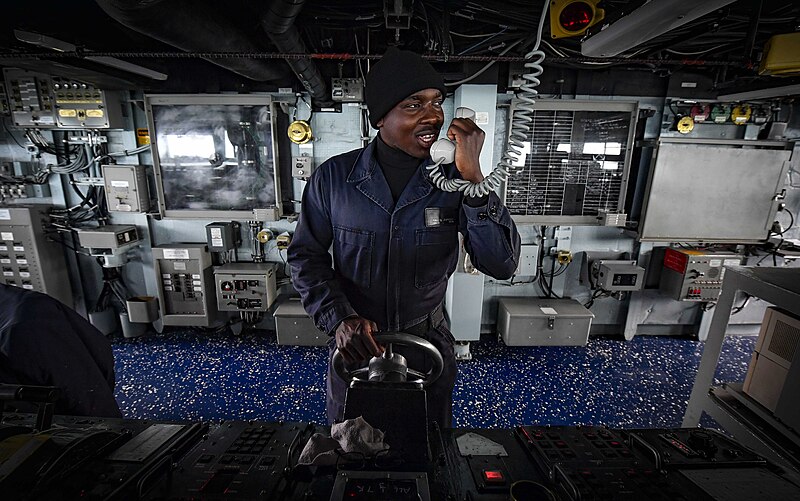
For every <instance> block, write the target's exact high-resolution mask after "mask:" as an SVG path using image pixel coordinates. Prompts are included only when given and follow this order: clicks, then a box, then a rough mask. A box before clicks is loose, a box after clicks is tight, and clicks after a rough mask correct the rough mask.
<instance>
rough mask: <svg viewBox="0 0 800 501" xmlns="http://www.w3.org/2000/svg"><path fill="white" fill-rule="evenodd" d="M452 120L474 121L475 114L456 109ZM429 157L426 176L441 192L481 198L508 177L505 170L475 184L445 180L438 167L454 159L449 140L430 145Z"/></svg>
mask: <svg viewBox="0 0 800 501" xmlns="http://www.w3.org/2000/svg"><path fill="white" fill-rule="evenodd" d="M454 118H469V119H470V120H473V121H474V120H475V112H474V111H472V110H471V109H469V108H463V107H460V108H456V112H455V115H454ZM430 155H431V160H433V162H434V163H432V164H430V165H428V166H427V167H426V168H427V169H428V176H429V177H430V178H431V182H432V183H433V185H434V186H436V187H437V188H439V189H440V190H442V191H449V192H455V191H461V192H463V193H464V194H465V195H467V196H470V197H482V196H484V195H488V194H489V193H490V192H491V191H494V190H496V189H497V188H498V187H499V186H500V183H501V182H502V181H504V180H505V177H503V176H507V175H508V174H507V173H506V172H505V170H502V169H495V171H494V172H492V173H491V174H489V175H488V176H486V177H485V178H484V179H483V181H481V182H480V183H477V184H476V183H471V182H469V181H467V180H465V179H461V178H453V179H448V178H446V177H445V175H444V172H443V171H442V169H441V168H440V166H441V165H442V164H451V163H453V162H454V161H455V158H456V143H454V142H452V141H450V140H449V139H439V140H438V141H436V142H435V143H433V144H432V145H431V150H430Z"/></svg>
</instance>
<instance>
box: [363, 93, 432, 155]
mask: <svg viewBox="0 0 800 501" xmlns="http://www.w3.org/2000/svg"><path fill="white" fill-rule="evenodd" d="M443 100H444V98H443V97H442V93H441V91H439V90H438V89H424V90H420V91H417V92H415V93H413V94H411V95H410V96H408V97H407V98H405V99H403V100H402V101H400V102H399V103H397V104H396V105H395V107H394V108H392V109H391V110H389V113H387V114H386V116H385V117H383V118H381V119H380V120H379V121H378V129H380V131H381V138H382V139H383V141H384V142H385V143H386V144H388V145H389V146H391V147H393V148H397V149H399V150H402V151H404V152H406V153H408V154H409V155H411V156H412V157H416V158H420V159H422V158H427V157H428V156H429V151H430V149H431V145H432V144H433V142H434V141H436V138H437V137H439V130H440V129H441V128H442V124H444V113H443V112H442V101H443Z"/></svg>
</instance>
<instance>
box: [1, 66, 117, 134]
mask: <svg viewBox="0 0 800 501" xmlns="http://www.w3.org/2000/svg"><path fill="white" fill-rule="evenodd" d="M3 74H4V77H5V85H6V94H7V98H8V106H9V108H10V110H11V116H12V119H13V121H14V125H16V126H18V127H38V128H61V129H121V128H123V127H124V125H125V122H124V116H123V108H122V99H121V96H120V95H118V94H117V93H112V92H106V91H104V90H102V89H99V88H97V87H96V86H94V85H93V84H90V83H87V82H81V81H77V80H74V79H68V78H61V77H54V76H50V75H45V74H42V73H35V72H32V71H27V70H21V69H16V68H5V69H4V70H3Z"/></svg>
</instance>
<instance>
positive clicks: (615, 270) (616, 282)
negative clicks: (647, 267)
mask: <svg viewBox="0 0 800 501" xmlns="http://www.w3.org/2000/svg"><path fill="white" fill-rule="evenodd" d="M595 266H596V274H597V277H596V285H597V287H598V288H600V289H603V290H606V291H638V290H641V289H642V283H643V282H644V268H642V267H641V266H636V261H607V260H600V261H595Z"/></svg>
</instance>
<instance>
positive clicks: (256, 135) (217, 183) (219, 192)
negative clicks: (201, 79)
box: [148, 96, 278, 217]
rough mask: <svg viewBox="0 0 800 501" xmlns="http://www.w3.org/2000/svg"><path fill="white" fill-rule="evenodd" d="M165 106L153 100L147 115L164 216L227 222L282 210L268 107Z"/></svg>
mask: <svg viewBox="0 0 800 501" xmlns="http://www.w3.org/2000/svg"><path fill="white" fill-rule="evenodd" d="M225 97H227V96H219V98H220V100H223V98H225ZM207 99H208V100H209V101H213V100H214V99H213V97H208V98H207ZM175 100H176V101H177V100H179V99H175ZM160 101H164V97H160V98H158V99H156V97H153V98H151V100H150V103H149V106H148V111H149V112H150V115H151V116H150V119H151V120H152V126H153V128H154V131H151V138H152V140H153V145H154V147H153V151H154V154H155V155H156V157H157V158H156V159H155V162H157V172H158V173H159V174H160V175H159V176H158V178H159V182H160V186H159V198H160V200H159V202H160V204H161V208H162V212H163V213H164V214H163V215H165V216H178V217H180V216H191V213H192V212H193V211H194V212H196V213H197V216H198V217H212V216H219V217H225V216H226V215H228V214H229V213H230V211H252V210H253V209H267V208H274V207H276V206H277V205H278V204H277V203H276V194H277V192H278V191H277V190H276V186H275V166H276V162H275V155H274V147H273V128H272V120H271V115H270V105H269V103H268V102H266V103H264V102H263V101H264V99H263V98H262V103H261V104H233V103H231V104H224V103H213V102H209V103H207V104H203V103H186V104H179V103H177V102H174V103H170V102H160ZM167 101H169V100H167Z"/></svg>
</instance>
